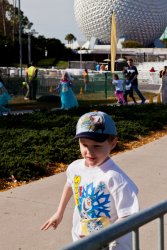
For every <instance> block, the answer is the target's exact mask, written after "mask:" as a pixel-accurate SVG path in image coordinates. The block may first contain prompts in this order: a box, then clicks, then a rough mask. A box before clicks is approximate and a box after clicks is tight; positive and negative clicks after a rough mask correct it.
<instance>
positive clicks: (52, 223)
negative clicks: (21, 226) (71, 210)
mask: <svg viewBox="0 0 167 250" xmlns="http://www.w3.org/2000/svg"><path fill="white" fill-rule="evenodd" d="M62 218H63V216H62V215H61V214H60V213H58V212H56V213H55V214H54V215H53V216H52V217H51V218H50V219H49V220H48V221H46V222H45V223H44V224H43V226H42V227H41V230H43V231H46V230H47V229H48V228H49V227H51V226H52V227H53V229H54V230H55V229H56V228H57V226H58V225H59V224H60V222H61V220H62Z"/></svg>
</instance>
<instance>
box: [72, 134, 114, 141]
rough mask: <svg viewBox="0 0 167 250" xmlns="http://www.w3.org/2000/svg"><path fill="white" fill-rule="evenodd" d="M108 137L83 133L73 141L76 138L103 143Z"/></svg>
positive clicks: (106, 135)
mask: <svg viewBox="0 0 167 250" xmlns="http://www.w3.org/2000/svg"><path fill="white" fill-rule="evenodd" d="M108 137H109V135H108V134H99V133H94V132H83V133H80V134H77V135H76V136H75V137H74V139H77V138H87V139H90V140H93V141H97V142H104V141H106V140H107V139H108Z"/></svg>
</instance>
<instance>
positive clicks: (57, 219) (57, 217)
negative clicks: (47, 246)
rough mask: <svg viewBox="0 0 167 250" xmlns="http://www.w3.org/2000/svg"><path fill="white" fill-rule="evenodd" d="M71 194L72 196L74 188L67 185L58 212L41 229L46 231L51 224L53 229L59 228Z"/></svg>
mask: <svg viewBox="0 0 167 250" xmlns="http://www.w3.org/2000/svg"><path fill="white" fill-rule="evenodd" d="M71 196H72V188H71V187H70V186H68V185H65V186H64V189H63V193H62V196H61V199H60V203H59V206H58V208H57V211H56V213H55V214H53V216H52V217H50V219H49V220H47V221H46V222H45V223H44V224H43V226H42V227H41V230H44V231H45V230H47V229H48V228H49V227H51V226H52V227H53V229H56V228H57V226H58V225H59V224H60V222H61V221H62V218H63V214H64V211H65V208H66V206H67V204H68V202H69V200H70V198H71Z"/></svg>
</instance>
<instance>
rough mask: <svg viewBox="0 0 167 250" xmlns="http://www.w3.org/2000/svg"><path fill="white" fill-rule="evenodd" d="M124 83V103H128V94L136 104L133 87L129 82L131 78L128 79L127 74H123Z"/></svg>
mask: <svg viewBox="0 0 167 250" xmlns="http://www.w3.org/2000/svg"><path fill="white" fill-rule="evenodd" d="M124 84H125V92H124V100H125V103H126V104H128V100H127V96H128V95H129V97H131V98H132V100H133V101H134V103H135V104H136V103H137V102H136V100H135V97H134V95H133V88H132V84H131V80H130V77H129V75H126V76H125V81H124Z"/></svg>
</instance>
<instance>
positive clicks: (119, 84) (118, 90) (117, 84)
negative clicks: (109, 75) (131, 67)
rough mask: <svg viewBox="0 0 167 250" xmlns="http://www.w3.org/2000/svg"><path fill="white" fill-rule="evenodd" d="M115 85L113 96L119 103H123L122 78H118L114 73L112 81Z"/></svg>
mask: <svg viewBox="0 0 167 250" xmlns="http://www.w3.org/2000/svg"><path fill="white" fill-rule="evenodd" d="M112 83H113V84H114V85H115V88H116V91H115V96H116V97H117V100H118V103H119V104H125V100H124V96H123V80H120V79H119V76H118V75H117V74H114V77H113V82H112Z"/></svg>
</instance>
